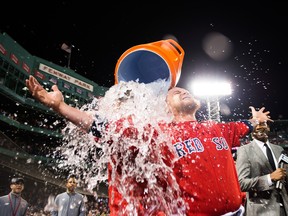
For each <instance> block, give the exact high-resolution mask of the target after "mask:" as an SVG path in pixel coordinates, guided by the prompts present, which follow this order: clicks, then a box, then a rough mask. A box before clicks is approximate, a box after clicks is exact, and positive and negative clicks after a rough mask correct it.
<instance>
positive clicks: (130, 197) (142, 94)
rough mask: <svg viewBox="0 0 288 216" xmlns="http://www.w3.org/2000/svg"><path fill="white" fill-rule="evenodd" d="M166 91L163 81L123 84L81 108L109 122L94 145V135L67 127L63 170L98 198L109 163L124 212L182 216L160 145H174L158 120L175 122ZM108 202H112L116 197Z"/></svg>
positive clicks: (177, 191)
mask: <svg viewBox="0 0 288 216" xmlns="http://www.w3.org/2000/svg"><path fill="white" fill-rule="evenodd" d="M167 91H168V87H167V83H166V82H164V81H162V80H159V81H157V82H153V83H150V84H143V83H138V82H133V81H130V82H120V83H119V84H117V85H115V86H113V87H111V88H110V89H109V90H108V91H107V92H106V94H105V96H104V97H103V98H100V99H95V100H94V101H93V102H92V103H91V104H87V105H85V106H83V107H82V108H81V109H82V110H85V111H88V112H91V114H93V116H95V117H96V116H97V118H95V121H97V122H99V121H105V122H106V123H107V124H103V125H105V126H103V125H102V126H100V127H99V128H98V130H101V135H102V137H101V138H100V139H98V140H97V142H95V137H94V136H92V134H91V133H89V134H86V133H85V132H83V131H81V130H80V129H79V128H77V127H76V126H75V125H73V124H72V123H68V124H67V126H66V128H65V129H64V132H65V134H64V140H63V141H64V142H63V144H62V146H60V147H59V148H58V149H57V154H59V153H60V154H61V160H59V166H58V168H59V169H63V170H67V169H69V170H73V172H78V174H79V176H81V179H82V184H83V185H85V187H86V188H87V189H88V190H89V191H90V192H92V193H94V194H95V196H97V193H96V192H95V188H97V185H99V184H100V183H101V182H106V183H107V180H108V172H107V169H108V164H109V166H110V167H109V168H111V170H112V172H111V175H110V176H109V177H110V182H109V185H110V187H111V186H114V187H115V188H117V190H118V191H119V193H120V194H121V195H122V197H123V200H122V201H124V202H127V205H125V208H123V209H121V211H122V213H123V214H128V215H138V214H143V212H145V213H144V215H145V214H147V215H150V214H152V213H155V212H158V211H162V212H165V213H166V214H167V215H173V214H177V215H182V214H183V206H184V205H183V201H182V199H181V198H180V196H179V194H180V191H179V187H178V184H177V182H176V179H175V178H174V175H173V171H172V169H171V167H170V166H167V165H166V161H165V159H164V158H165V157H164V156H163V155H162V154H161V151H162V147H163V146H162V145H161V143H164V142H166V143H167V142H168V144H169V139H168V137H166V136H165V135H164V134H162V133H159V132H160V131H161V130H160V128H159V122H163V121H165V122H170V121H171V120H172V117H171V115H169V114H168V112H167V107H166V102H165V99H166V93H167ZM168 146H169V145H168ZM170 146H172V145H170ZM109 198H110V199H113V194H112V197H109ZM111 202H113V200H112V201H111ZM118 203H120V202H118ZM140 206H141V208H143V210H141V211H142V213H141V211H140V210H139V209H140Z"/></svg>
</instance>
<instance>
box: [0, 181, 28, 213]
mask: <svg viewBox="0 0 288 216" xmlns="http://www.w3.org/2000/svg"><path fill="white" fill-rule="evenodd" d="M10 188H11V192H10V193H9V194H8V195H5V196H2V197H0V215H1V216H10V215H12V216H25V215H27V210H28V202H27V201H26V200H25V199H23V198H22V197H21V193H22V191H23V190H24V179H23V178H21V177H15V178H12V179H11V181H10Z"/></svg>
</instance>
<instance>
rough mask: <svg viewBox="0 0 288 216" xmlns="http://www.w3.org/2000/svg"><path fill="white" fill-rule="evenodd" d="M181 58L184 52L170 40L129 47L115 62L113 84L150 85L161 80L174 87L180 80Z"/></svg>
mask: <svg viewBox="0 0 288 216" xmlns="http://www.w3.org/2000/svg"><path fill="white" fill-rule="evenodd" d="M183 58H184V50H183V49H182V47H181V46H180V45H179V44H178V43H177V42H176V41H174V40H172V39H167V40H161V41H157V42H153V43H148V44H141V45H137V46H134V47H131V48H130V49H128V50H127V51H125V52H124V53H123V54H122V55H121V56H120V58H119V59H118V61H117V64H116V68H115V74H114V75H115V84H117V83H119V82H121V81H124V82H128V81H132V80H133V81H138V82H139V83H151V82H154V81H157V80H159V79H162V80H165V81H167V83H168V84H169V86H170V87H174V86H176V84H177V83H178V81H179V79H180V75H181V68H182V63H183Z"/></svg>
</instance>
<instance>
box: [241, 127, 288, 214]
mask: <svg viewBox="0 0 288 216" xmlns="http://www.w3.org/2000/svg"><path fill="white" fill-rule="evenodd" d="M269 131H270V128H269V126H268V125H267V123H261V124H259V125H257V126H255V127H254V130H253V132H252V138H253V140H252V141H251V142H250V143H248V144H246V145H243V146H241V147H239V148H238V150H237V161H236V168H237V173H238V179H239V183H240V187H241V190H242V191H243V192H246V203H245V214H246V215H247V216H266V215H267V216H271V215H273V216H278V215H279V216H288V195H287V189H286V186H285V182H287V175H286V168H277V167H278V163H279V158H280V155H281V153H283V151H284V149H283V148H282V147H281V146H279V145H275V144H271V143H270V142H269V140H268V133H269ZM265 143H266V144H267V145H268V147H270V149H271V150H272V157H271V160H272V161H271V163H273V162H274V163H275V164H274V165H275V167H276V168H275V170H274V169H273V168H272V167H273V164H272V165H271V164H270V163H269V160H268V155H267V153H266V148H268V147H267V146H266V145H264V144H265ZM268 150H269V149H268ZM278 181H281V184H284V186H283V187H281V188H279V187H277V186H276V185H278V184H279V182H278ZM277 182H278V184H277Z"/></svg>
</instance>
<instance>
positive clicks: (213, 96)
mask: <svg viewBox="0 0 288 216" xmlns="http://www.w3.org/2000/svg"><path fill="white" fill-rule="evenodd" d="M192 92H193V94H194V95H195V96H196V97H199V98H205V100H206V103H207V112H208V119H209V120H214V121H217V122H220V121H221V118H220V102H219V99H220V97H221V96H224V95H230V94H231V93H232V90H231V85H230V83H228V82H224V81H215V80H213V81H209V80H202V81H199V80H198V81H194V82H193V83H192Z"/></svg>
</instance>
